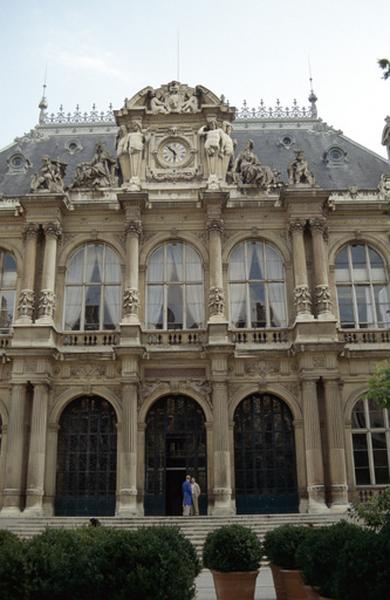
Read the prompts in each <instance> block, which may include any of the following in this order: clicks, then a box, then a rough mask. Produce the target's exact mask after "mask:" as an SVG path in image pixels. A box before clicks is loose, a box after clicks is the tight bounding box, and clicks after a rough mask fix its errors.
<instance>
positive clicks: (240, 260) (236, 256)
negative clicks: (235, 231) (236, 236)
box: [229, 244, 246, 281]
mask: <svg viewBox="0 0 390 600" xmlns="http://www.w3.org/2000/svg"><path fill="white" fill-rule="evenodd" d="M245 278H246V275H245V258H244V244H239V245H238V246H236V247H235V248H234V250H233V251H232V253H231V254H230V260H229V280H230V281H243V280H245Z"/></svg>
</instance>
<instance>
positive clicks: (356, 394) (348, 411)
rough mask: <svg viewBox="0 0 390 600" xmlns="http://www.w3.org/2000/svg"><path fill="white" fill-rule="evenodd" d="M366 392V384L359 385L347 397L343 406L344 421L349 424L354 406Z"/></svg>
mask: <svg viewBox="0 0 390 600" xmlns="http://www.w3.org/2000/svg"><path fill="white" fill-rule="evenodd" d="M367 391H368V385H367V383H364V384H361V385H360V386H359V387H357V388H355V389H354V390H353V391H352V392H351V393H350V394H349V396H348V398H347V399H346V402H345V406H344V420H345V421H346V422H347V423H350V422H351V420H352V411H353V408H354V406H355V404H356V403H357V402H358V401H359V400H361V399H362V396H363V394H365V393H366V392H367Z"/></svg>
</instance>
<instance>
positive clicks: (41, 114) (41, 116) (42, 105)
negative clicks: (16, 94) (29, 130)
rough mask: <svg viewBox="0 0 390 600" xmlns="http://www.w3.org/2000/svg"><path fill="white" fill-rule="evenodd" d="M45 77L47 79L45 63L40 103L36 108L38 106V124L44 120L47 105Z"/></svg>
mask: <svg viewBox="0 0 390 600" xmlns="http://www.w3.org/2000/svg"><path fill="white" fill-rule="evenodd" d="M46 79H47V64H46V66H45V76H44V79H43V91H42V98H41V101H40V103H39V104H38V108H39V124H40V125H42V124H43V123H44V122H45V120H46V110H47V107H48V106H49V105H48V103H47V99H46V87H47V85H46Z"/></svg>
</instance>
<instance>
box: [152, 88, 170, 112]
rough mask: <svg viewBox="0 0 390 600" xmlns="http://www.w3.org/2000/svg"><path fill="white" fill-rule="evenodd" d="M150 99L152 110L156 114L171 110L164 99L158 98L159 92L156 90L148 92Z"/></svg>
mask: <svg viewBox="0 0 390 600" xmlns="http://www.w3.org/2000/svg"><path fill="white" fill-rule="evenodd" d="M148 101H149V107H150V110H151V112H152V113H153V114H154V115H157V114H160V113H162V114H167V113H168V112H169V110H168V108H167V107H166V105H165V102H163V101H162V100H159V99H158V98H157V94H156V92H155V91H154V90H153V91H152V90H151V91H150V92H148Z"/></svg>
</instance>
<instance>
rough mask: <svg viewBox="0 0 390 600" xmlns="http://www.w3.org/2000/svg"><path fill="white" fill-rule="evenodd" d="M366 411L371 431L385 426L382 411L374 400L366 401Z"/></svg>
mask: <svg viewBox="0 0 390 600" xmlns="http://www.w3.org/2000/svg"><path fill="white" fill-rule="evenodd" d="M368 410H369V417H370V427H371V429H378V428H383V427H384V426H385V415H384V409H383V408H381V407H380V406H379V405H378V404H377V403H376V402H375V400H368Z"/></svg>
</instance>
